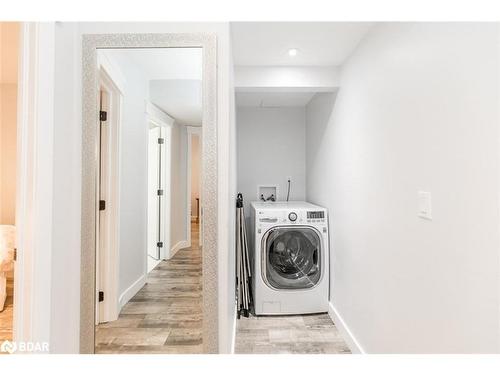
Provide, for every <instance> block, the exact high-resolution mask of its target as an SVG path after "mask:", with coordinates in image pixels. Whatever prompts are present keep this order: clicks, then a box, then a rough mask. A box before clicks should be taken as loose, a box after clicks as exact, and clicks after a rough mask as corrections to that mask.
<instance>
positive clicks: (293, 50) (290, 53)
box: [288, 48, 299, 57]
mask: <svg viewBox="0 0 500 375" xmlns="http://www.w3.org/2000/svg"><path fill="white" fill-rule="evenodd" d="M298 52H299V50H298V49H297V48H290V49H289V50H288V56H292V57H293V56H297V53H298Z"/></svg>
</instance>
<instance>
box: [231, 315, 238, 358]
mask: <svg viewBox="0 0 500 375" xmlns="http://www.w3.org/2000/svg"><path fill="white" fill-rule="evenodd" d="M237 308H238V306H236V308H235V310H234V321H233V335H232V339H231V354H234V349H235V346H236V322H237V321H238V312H237Z"/></svg>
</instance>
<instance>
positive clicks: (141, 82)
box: [106, 51, 149, 295]
mask: <svg viewBox="0 0 500 375" xmlns="http://www.w3.org/2000/svg"><path fill="white" fill-rule="evenodd" d="M106 56H107V57H108V58H109V59H110V60H111V61H113V63H114V66H117V67H118V68H119V69H120V72H121V75H122V77H123V78H124V82H123V88H122V89H123V92H122V118H121V120H122V121H121V124H120V126H121V128H120V182H119V189H120V218H119V225H120V242H119V259H120V268H119V288H118V292H119V295H122V293H124V292H125V291H126V290H127V289H129V288H130V287H131V286H132V285H134V284H135V283H136V282H137V281H138V280H140V279H142V278H143V276H144V275H145V274H146V270H147V262H146V248H147V222H148V221H147V218H148V217H147V207H148V204H147V197H148V139H149V138H148V137H149V134H148V122H147V119H146V112H145V103H146V101H147V99H148V97H149V93H148V87H149V82H148V80H147V77H146V75H145V72H143V71H141V70H139V69H138V68H136V67H135V66H134V65H132V64H131V63H130V62H129V61H127V60H126V59H124V58H123V56H121V55H119V56H118V57H116V56H114V54H113V51H107V52H106Z"/></svg>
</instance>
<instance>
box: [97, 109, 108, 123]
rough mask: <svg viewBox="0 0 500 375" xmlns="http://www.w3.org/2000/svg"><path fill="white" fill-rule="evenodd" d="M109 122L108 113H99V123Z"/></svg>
mask: <svg viewBox="0 0 500 375" xmlns="http://www.w3.org/2000/svg"><path fill="white" fill-rule="evenodd" d="M107 120H108V112H106V111H99V121H107Z"/></svg>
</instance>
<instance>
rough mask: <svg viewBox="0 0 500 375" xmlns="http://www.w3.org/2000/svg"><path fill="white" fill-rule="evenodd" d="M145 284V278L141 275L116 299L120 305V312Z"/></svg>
mask: <svg viewBox="0 0 500 375" xmlns="http://www.w3.org/2000/svg"><path fill="white" fill-rule="evenodd" d="M144 284H146V276H145V275H142V276H141V277H139V278H138V279H137V280H136V281H135V282H134V283H133V284H132V285H130V286H129V287H128V288H127V290H125V291H124V292H123V293H122V294H121V295H120V298H119V299H118V303H119V304H120V310H121V309H122V308H123V306H125V304H126V303H127V302H128V301H130V299H131V298H132V297H133V296H135V295H136V294H137V292H138V291H139V290H141V288H142V287H143V286H144Z"/></svg>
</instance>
